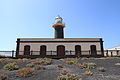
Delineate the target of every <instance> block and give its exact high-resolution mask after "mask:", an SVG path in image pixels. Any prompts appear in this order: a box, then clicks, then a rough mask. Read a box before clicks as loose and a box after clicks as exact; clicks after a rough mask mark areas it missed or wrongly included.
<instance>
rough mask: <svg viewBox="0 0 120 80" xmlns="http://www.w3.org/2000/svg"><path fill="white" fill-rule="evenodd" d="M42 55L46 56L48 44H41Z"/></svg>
mask: <svg viewBox="0 0 120 80" xmlns="http://www.w3.org/2000/svg"><path fill="white" fill-rule="evenodd" d="M40 56H43V57H45V56H46V46H45V45H42V46H40Z"/></svg>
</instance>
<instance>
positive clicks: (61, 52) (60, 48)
mask: <svg viewBox="0 0 120 80" xmlns="http://www.w3.org/2000/svg"><path fill="white" fill-rule="evenodd" d="M57 56H60V57H64V56H65V46H63V45H59V46H57Z"/></svg>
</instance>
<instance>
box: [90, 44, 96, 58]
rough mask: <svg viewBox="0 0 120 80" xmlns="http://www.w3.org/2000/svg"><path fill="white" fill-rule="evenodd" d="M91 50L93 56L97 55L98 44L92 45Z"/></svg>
mask: <svg viewBox="0 0 120 80" xmlns="http://www.w3.org/2000/svg"><path fill="white" fill-rule="evenodd" d="M90 51H91V56H93V57H96V56H97V51H96V45H91V46H90Z"/></svg>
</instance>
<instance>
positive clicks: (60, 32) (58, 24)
mask: <svg viewBox="0 0 120 80" xmlns="http://www.w3.org/2000/svg"><path fill="white" fill-rule="evenodd" d="M62 20H63V19H62V17H60V16H57V17H56V18H55V24H53V25H52V27H53V28H54V29H55V39H62V38H64V27H65V24H63V23H62Z"/></svg>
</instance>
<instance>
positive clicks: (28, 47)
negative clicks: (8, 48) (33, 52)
mask: <svg viewBox="0 0 120 80" xmlns="http://www.w3.org/2000/svg"><path fill="white" fill-rule="evenodd" d="M24 55H30V45H25V46H24Z"/></svg>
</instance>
